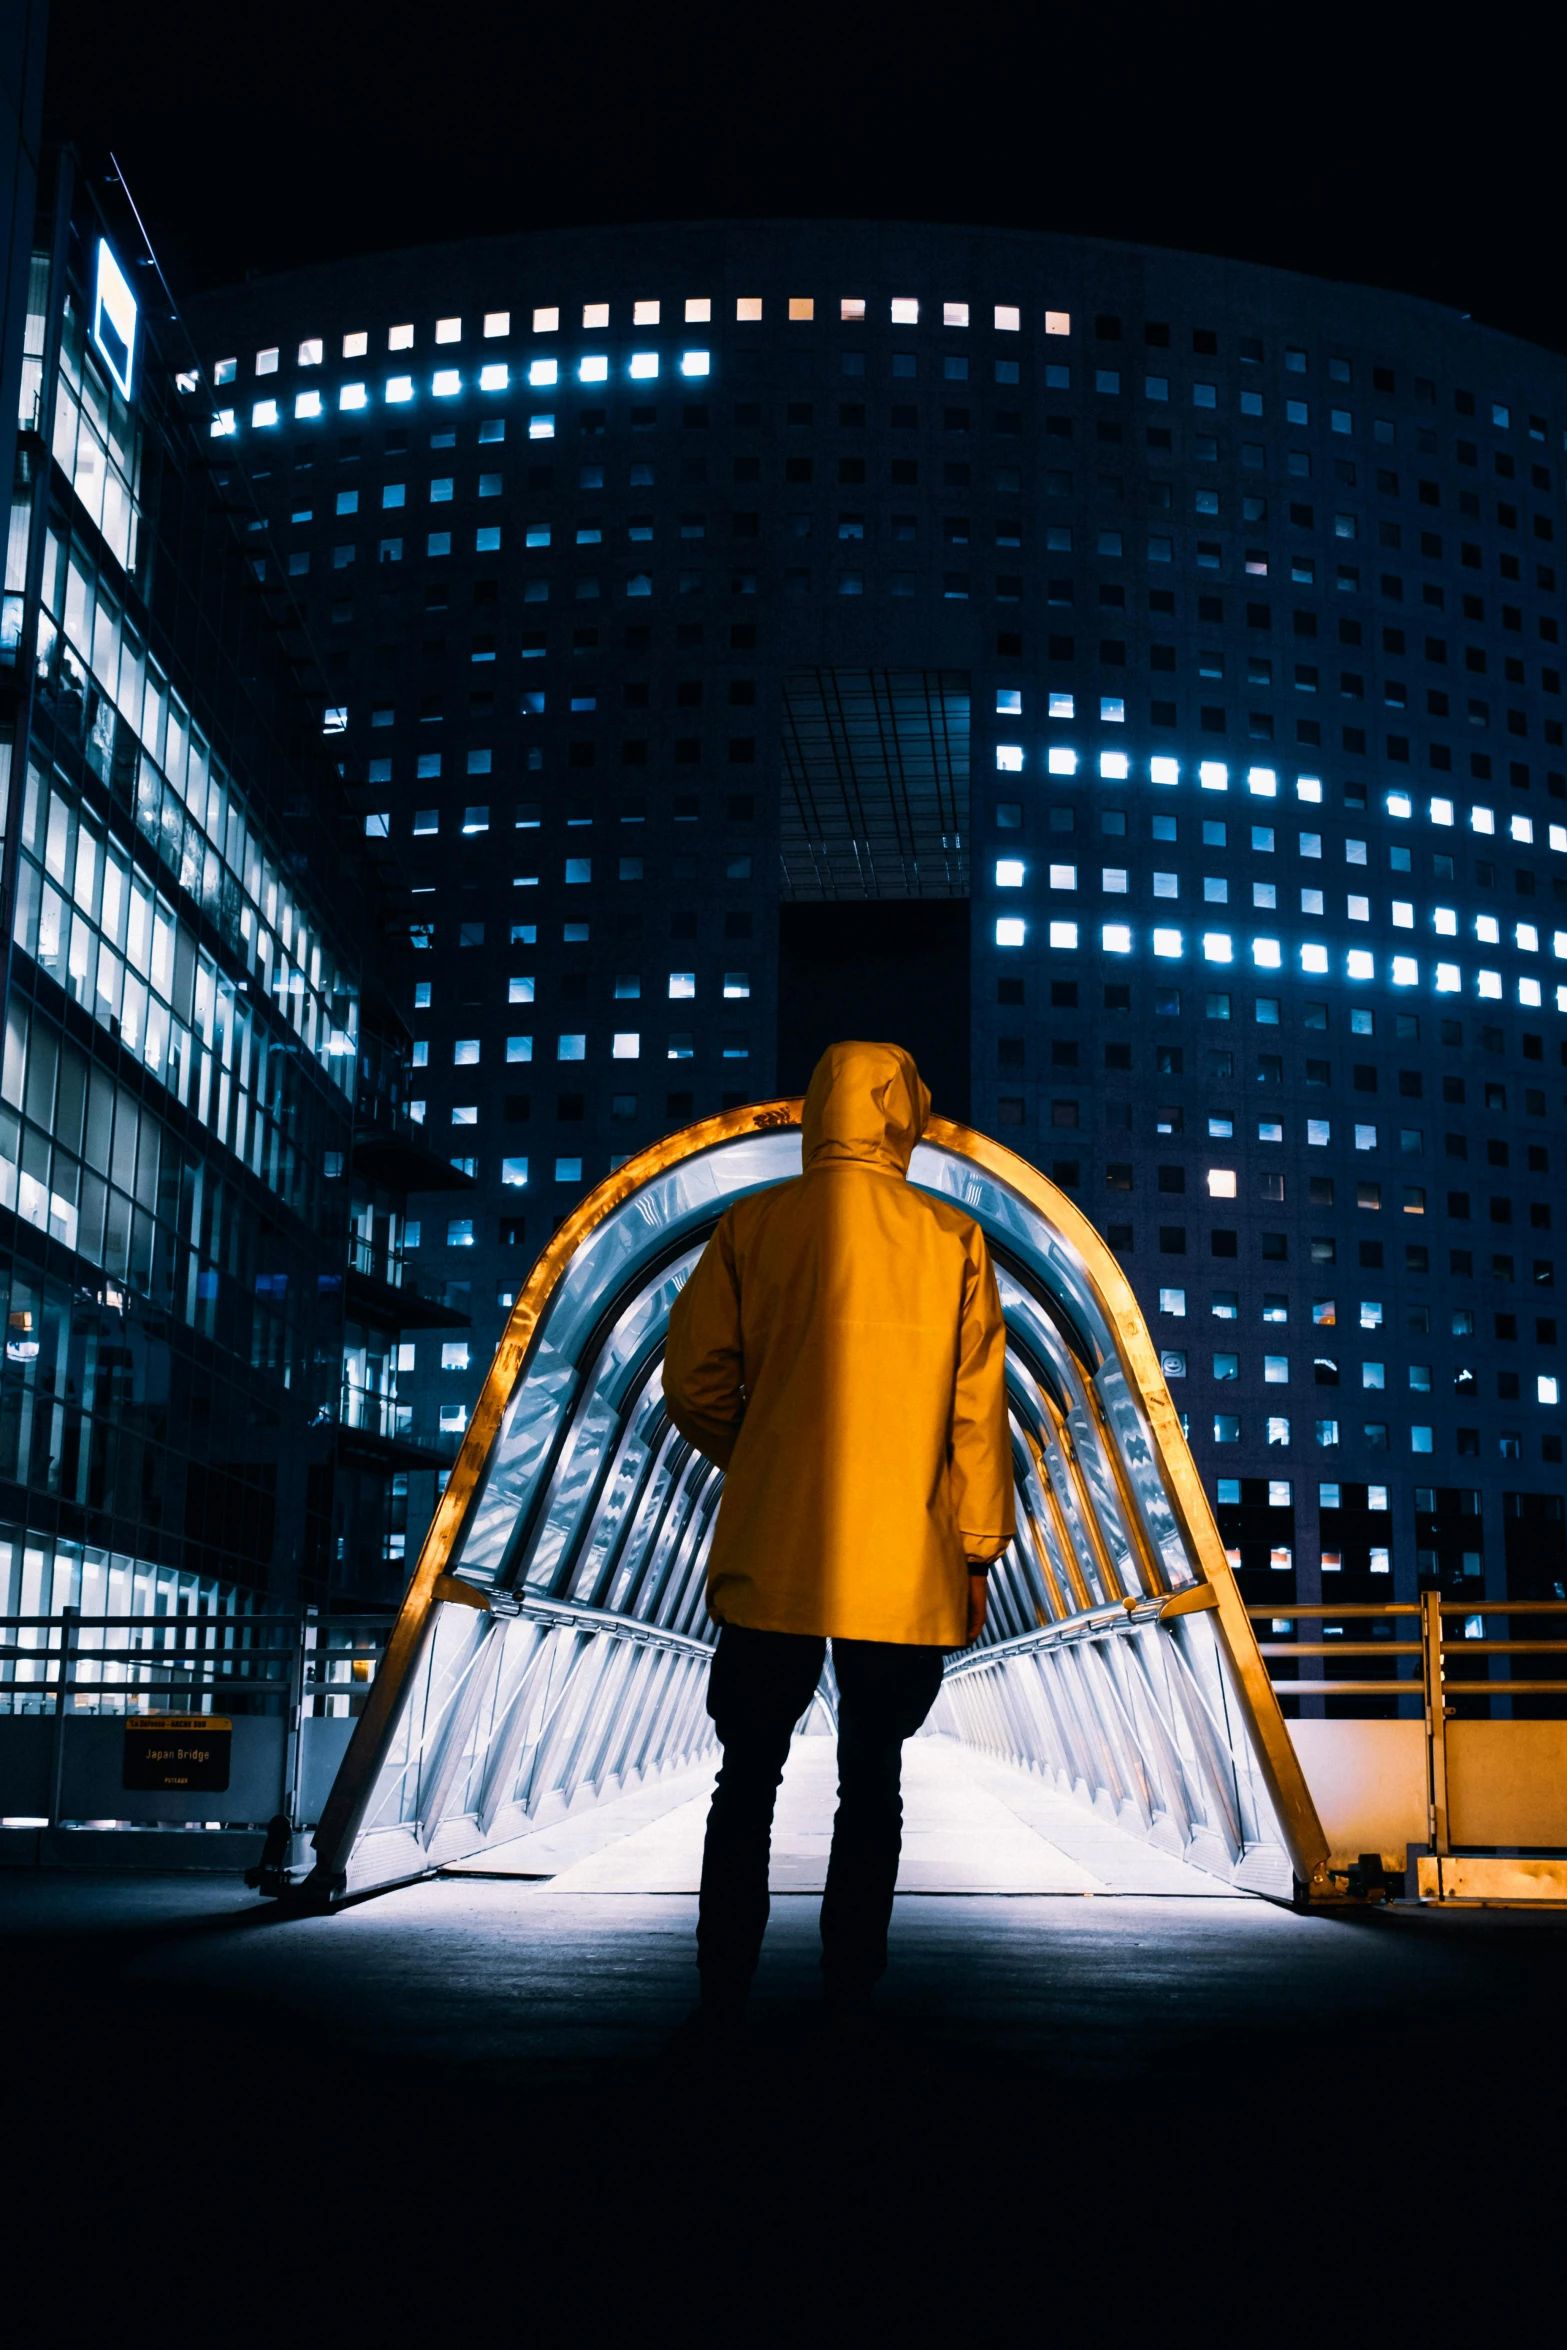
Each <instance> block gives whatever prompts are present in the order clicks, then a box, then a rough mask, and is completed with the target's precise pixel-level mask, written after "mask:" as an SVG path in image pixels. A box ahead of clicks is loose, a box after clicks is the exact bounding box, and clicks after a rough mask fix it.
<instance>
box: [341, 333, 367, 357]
mask: <svg viewBox="0 0 1567 2350" xmlns="http://www.w3.org/2000/svg"><path fill="white" fill-rule="evenodd" d="M369 348H370V337H369V336H368V334H356V335H344V337H343V357H344V358H345V359H363V358H364V357H365V355H366V353H367V352H368V351H369Z"/></svg>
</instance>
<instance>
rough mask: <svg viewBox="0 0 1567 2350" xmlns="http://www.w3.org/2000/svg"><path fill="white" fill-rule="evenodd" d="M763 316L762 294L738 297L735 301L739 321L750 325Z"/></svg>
mask: <svg viewBox="0 0 1567 2350" xmlns="http://www.w3.org/2000/svg"><path fill="white" fill-rule="evenodd" d="M761 315H762V297H761V295H760V294H740V295H737V297H736V299H735V316H736V318H737V319H740V320H741V321H742V322H743V323H746V324H749V323H751V322H752V321H753V320H755V319H758V318H760V317H761Z"/></svg>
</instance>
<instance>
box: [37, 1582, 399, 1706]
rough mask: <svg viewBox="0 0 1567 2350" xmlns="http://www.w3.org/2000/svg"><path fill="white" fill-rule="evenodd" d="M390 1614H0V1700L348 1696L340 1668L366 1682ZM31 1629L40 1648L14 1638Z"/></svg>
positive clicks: (56, 1702)
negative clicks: (362, 1668) (361, 1671)
mask: <svg viewBox="0 0 1567 2350" xmlns="http://www.w3.org/2000/svg"><path fill="white" fill-rule="evenodd" d="M394 1620H395V1619H394V1617H393V1615H392V1612H391V1611H390V1610H389V1609H377V1610H373V1611H372V1610H368V1609H366V1610H363V1611H358V1612H356V1613H354V1614H353V1615H349V1616H319V1615H316V1614H315V1613H314V1612H313V1611H312V1612H311V1613H308V1614H305V1615H303V1616H301V1615H299V1614H297V1613H290V1614H281V1613H271V1612H269V1613H267V1614H264V1615H262V1614H256V1615H243V1616H238V1615H224V1614H219V1613H217V1612H216V1611H213V1612H211V1613H194V1612H192V1613H188V1614H182V1615H169V1616H125V1615H118V1616H107V1615H105V1616H83V1615H80V1614H79V1613H78V1612H77V1610H75V1609H74V1608H68V1609H66V1610H64V1611H63V1612H62V1613H61V1614H59V1615H51V1616H0V1703H9V1704H11V1705H12V1706H14V1705H15V1704H16V1703H17V1702H18V1701H20V1702H21V1703H23V1704H24V1705H38V1706H41V1705H42V1704H43V1703H44V1702H47V1703H48V1705H49V1708H50V1710H51V1711H53V1712H55V1713H59V1712H61V1711H63V1710H64V1708H65V1705H66V1702H67V1701H68V1700H69V1699H71V1698H73V1697H74V1699H75V1701H76V1707H77V1710H85V1708H84V1704H83V1701H84V1699H91V1700H94V1701H98V1700H108V1701H111V1702H113V1703H114V1704H115V1705H116V1706H117V1707H120V1706H124V1705H125V1704H126V1703H127V1702H129V1703H131V1704H133V1705H135V1706H136V1707H137V1709H138V1710H142V1711H148V1710H152V1711H155V1710H158V1709H157V1708H155V1707H151V1706H150V1705H149V1703H148V1701H149V1700H150V1699H152V1698H155V1697H159V1696H177V1697H178V1698H179V1699H180V1701H181V1702H180V1707H179V1710H180V1711H182V1712H191V1711H195V1710H200V1704H201V1701H202V1700H203V1699H208V1698H223V1699H225V1700H227V1699H232V1698H238V1697H263V1698H267V1697H278V1696H288V1695H289V1694H290V1691H291V1689H292V1688H293V1686H294V1684H295V1682H296V1680H297V1682H298V1684H299V1694H300V1701H301V1702H302V1703H305V1704H307V1705H308V1704H309V1703H311V1702H313V1701H314V1700H315V1699H317V1698H337V1697H342V1696H345V1695H347V1694H349V1691H350V1689H351V1687H352V1686H353V1684H352V1681H351V1680H350V1678H349V1676H348V1675H347V1674H345V1673H344V1672H343V1668H344V1667H352V1666H354V1665H361V1664H363V1665H368V1666H369V1667H370V1671H369V1672H368V1673H367V1674H366V1675H365V1676H364V1682H365V1685H368V1684H369V1682H370V1681H371V1680H373V1678H374V1674H375V1669H376V1667H377V1665H378V1664H379V1662H380V1659H381V1657H382V1655H383V1654H384V1652H385V1647H386V1636H387V1633H388V1631H389V1629H390V1627H391V1625H392V1623H393V1621H394ZM29 1632H31V1633H35V1634H39V1635H41V1636H42V1637H41V1639H40V1640H39V1642H38V1645H37V1646H30V1645H28V1644H27V1643H26V1642H25V1640H23V1639H22V1638H21V1637H19V1635H22V1634H26V1633H29ZM109 1635H113V1636H115V1644H114V1645H113V1646H112V1647H111V1646H109V1645H108V1644H107V1637H106V1636H109ZM95 1636H96V1637H95ZM192 1701H195V1702H194V1704H193V1703H192Z"/></svg>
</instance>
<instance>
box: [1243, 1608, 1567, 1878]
mask: <svg viewBox="0 0 1567 2350" xmlns="http://www.w3.org/2000/svg"><path fill="white" fill-rule="evenodd" d="M1247 1612H1248V1614H1249V1615H1250V1616H1251V1617H1252V1619H1253V1621H1254V1622H1257V1623H1260V1624H1267V1623H1271V1624H1272V1625H1273V1626H1274V1627H1275V1628H1277V1627H1278V1626H1279V1625H1280V1620H1281V1618H1282V1620H1283V1622H1285V1623H1288V1624H1289V1626H1290V1629H1291V1634H1292V1636H1291V1637H1290V1638H1289V1639H1273V1640H1268V1639H1264V1640H1263V1641H1262V1642H1261V1643H1260V1647H1261V1652H1262V1655H1263V1657H1264V1658H1265V1659H1266V1660H1267V1663H1268V1667H1269V1670H1270V1672H1271V1673H1273V1674H1274V1675H1275V1678H1274V1681H1273V1687H1274V1691H1275V1694H1276V1695H1277V1696H1279V1697H1280V1698H1281V1699H1293V1700H1295V1701H1297V1703H1299V1702H1304V1701H1309V1700H1311V1699H1320V1700H1323V1701H1324V1714H1323V1717H1322V1718H1320V1719H1317V1718H1297V1719H1294V1720H1292V1721H1291V1722H1290V1724H1289V1731H1290V1738H1291V1741H1292V1743H1293V1745H1294V1747H1295V1751H1296V1753H1297V1754H1298V1755H1299V1757H1300V1761H1301V1765H1302V1767H1303V1769H1304V1771H1305V1774H1306V1781H1307V1784H1308V1785H1309V1787H1310V1789H1311V1792H1312V1797H1313V1799H1314V1801H1315V1803H1316V1806H1317V1811H1318V1815H1319V1817H1320V1818H1321V1820H1322V1824H1323V1827H1324V1829H1325V1831H1326V1833H1327V1836H1328V1840H1329V1843H1330V1845H1331V1847H1332V1850H1331V1853H1330V1859H1329V1867H1330V1871H1331V1872H1332V1873H1333V1874H1335V1875H1337V1876H1340V1877H1342V1878H1343V1879H1344V1880H1345V1881H1346V1882H1347V1883H1350V1884H1351V1885H1352V1886H1353V1888H1354V1889H1356V1890H1359V1889H1361V1887H1363V1886H1365V1885H1367V1884H1368V1883H1371V1882H1374V1881H1375V1880H1376V1878H1377V1877H1378V1875H1379V1873H1380V1875H1382V1876H1383V1877H1386V1878H1403V1877H1404V1876H1405V1875H1406V1872H1407V1870H1408V1868H1409V1867H1410V1865H1411V1862H1412V1863H1413V1866H1414V1870H1415V1877H1416V1885H1417V1888H1418V1890H1419V1892H1420V1893H1421V1895H1422V1896H1423V1897H1424V1898H1426V1899H1428V1900H1439V1901H1459V1902H1465V1901H1507V1902H1519V1901H1567V1858H1564V1857H1562V1856H1563V1854H1567V1718H1563V1717H1567V1702H1564V1701H1567V1675H1564V1673H1563V1670H1562V1662H1561V1660H1563V1659H1567V1637H1559V1636H1558V1634H1559V1633H1562V1632H1567V1603H1564V1602H1563V1601H1561V1600H1555V1599H1534V1600H1531V1599H1497V1600H1481V1601H1474V1600H1452V1599H1444V1598H1443V1597H1442V1594H1441V1593H1440V1592H1438V1591H1426V1592H1422V1593H1421V1595H1420V1597H1419V1599H1418V1600H1403V1601H1376V1600H1368V1601H1362V1602H1351V1603H1344V1602H1331V1601H1323V1602H1320V1603H1315V1604H1312V1605H1309V1606H1297V1605H1295V1604H1293V1603H1291V1604H1290V1606H1289V1609H1288V1613H1287V1614H1285V1612H1284V1611H1283V1610H1281V1609H1275V1608H1272V1607H1268V1606H1266V1605H1262V1606H1252V1607H1249V1608H1248V1610H1247ZM1499 1620H1500V1622H1501V1624H1502V1627H1503V1630H1504V1631H1505V1632H1506V1633H1507V1635H1508V1636H1507V1637H1504V1638H1501V1639H1494V1640H1492V1639H1487V1638H1485V1637H1484V1633H1485V1628H1486V1626H1487V1625H1488V1624H1495V1623H1497V1622H1498V1621H1499ZM1519 1621H1522V1622H1523V1623H1524V1624H1526V1625H1530V1624H1538V1625H1540V1631H1539V1633H1538V1634H1537V1635H1536V1636H1534V1637H1530V1638H1513V1637H1512V1636H1511V1634H1512V1630H1513V1628H1514V1626H1515V1624H1516V1623H1518V1622H1519ZM1297 1622H1298V1623H1300V1624H1303V1625H1307V1626H1311V1625H1316V1626H1320V1627H1322V1628H1323V1632H1324V1636H1323V1637H1322V1638H1319V1639H1316V1640H1312V1639H1302V1638H1300V1637H1298V1636H1296V1635H1295V1625H1296V1623H1297ZM1374 1623H1386V1624H1387V1625H1388V1626H1389V1631H1388V1633H1387V1634H1385V1635H1380V1636H1379V1635H1376V1634H1373V1637H1372V1638H1371V1639H1369V1640H1367V1639H1364V1638H1361V1639H1357V1638H1355V1636H1354V1633H1355V1630H1356V1629H1362V1630H1364V1629H1369V1628H1370V1627H1371V1625H1372V1624H1374ZM1330 1624H1334V1625H1337V1624H1343V1625H1345V1626H1346V1627H1348V1628H1349V1629H1348V1630H1347V1631H1346V1632H1343V1633H1340V1632H1328V1631H1327V1630H1326V1627H1327V1626H1328V1625H1330ZM1455 1629H1456V1630H1457V1631H1458V1637H1457V1638H1456V1639H1455V1638H1454V1637H1453V1632H1454V1630H1455ZM1400 1633H1404V1634H1407V1637H1398V1636H1397V1635H1398V1634H1400ZM1308 1660H1309V1661H1311V1662H1313V1663H1318V1662H1320V1664H1321V1666H1322V1667H1323V1668H1324V1669H1323V1671H1322V1672H1321V1673H1319V1674H1318V1675H1315V1676H1307V1675H1305V1674H1300V1673H1296V1674H1290V1673H1289V1672H1288V1670H1287V1667H1288V1665H1289V1664H1290V1663H1292V1662H1296V1663H1299V1662H1306V1661H1308ZM1372 1660H1375V1662H1376V1664H1377V1665H1378V1666H1379V1667H1380V1668H1381V1669H1380V1670H1379V1671H1378V1672H1376V1673H1365V1672H1361V1673H1357V1672H1356V1670H1355V1667H1356V1666H1357V1665H1364V1664H1368V1663H1370V1662H1371V1661H1372ZM1493 1660H1496V1661H1501V1662H1504V1669H1503V1671H1502V1672H1500V1673H1499V1672H1498V1671H1497V1670H1496V1664H1495V1662H1493ZM1341 1665H1348V1666H1349V1668H1350V1669H1349V1670H1348V1671H1347V1672H1341V1671H1337V1670H1332V1669H1331V1668H1333V1667H1335V1666H1341ZM1281 1666H1283V1667H1285V1668H1286V1669H1285V1670H1284V1671H1282V1672H1281V1671H1280V1670H1279V1668H1280V1667H1281ZM1378 1701H1380V1703H1379V1704H1378ZM1373 1705H1376V1706H1377V1714H1378V1716H1379V1717H1380V1718H1366V1717H1367V1716H1368V1715H1369V1714H1370V1711H1371V1708H1372V1706H1373ZM1330 1709H1331V1710H1330ZM1351 1709H1353V1711H1354V1712H1355V1713H1356V1714H1358V1715H1359V1716H1361V1717H1362V1718H1360V1719H1348V1718H1345V1717H1346V1716H1347V1714H1348V1713H1349V1711H1350V1710H1351Z"/></svg>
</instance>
